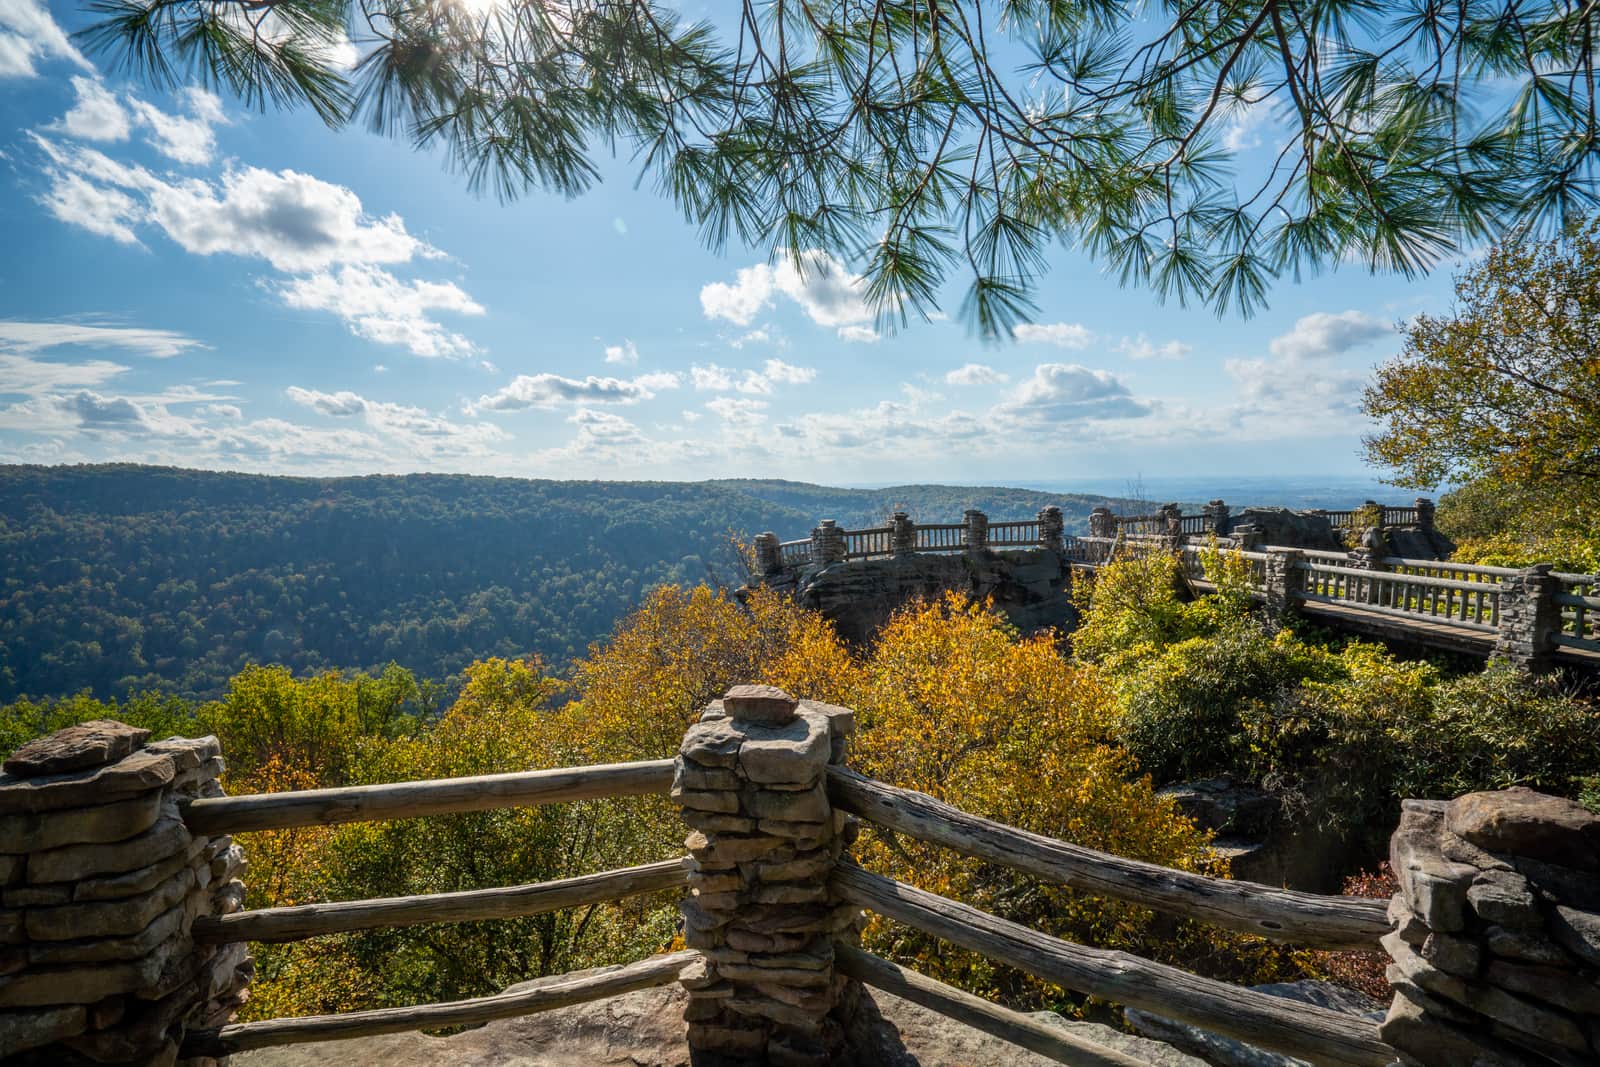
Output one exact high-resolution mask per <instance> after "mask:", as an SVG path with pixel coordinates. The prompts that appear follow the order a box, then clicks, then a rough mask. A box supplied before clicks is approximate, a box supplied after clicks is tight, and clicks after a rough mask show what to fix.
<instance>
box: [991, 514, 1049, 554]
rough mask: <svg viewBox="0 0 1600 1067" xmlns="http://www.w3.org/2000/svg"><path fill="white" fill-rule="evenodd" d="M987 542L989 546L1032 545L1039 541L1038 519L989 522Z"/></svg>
mask: <svg viewBox="0 0 1600 1067" xmlns="http://www.w3.org/2000/svg"><path fill="white" fill-rule="evenodd" d="M988 543H989V546H990V547H991V548H1007V547H1022V546H1033V545H1037V544H1038V543H1039V520H1037V519H1026V520H1023V521H1021V522H991V523H990V524H989V536H988Z"/></svg>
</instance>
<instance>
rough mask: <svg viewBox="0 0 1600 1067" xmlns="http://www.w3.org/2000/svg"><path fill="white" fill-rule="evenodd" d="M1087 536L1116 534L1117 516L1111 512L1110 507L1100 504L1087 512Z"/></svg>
mask: <svg viewBox="0 0 1600 1067" xmlns="http://www.w3.org/2000/svg"><path fill="white" fill-rule="evenodd" d="M1089 536H1090V537H1115V536H1117V517H1116V516H1115V515H1113V514H1111V509H1110V508H1108V507H1104V506H1101V507H1098V508H1095V509H1094V510H1093V511H1091V512H1089Z"/></svg>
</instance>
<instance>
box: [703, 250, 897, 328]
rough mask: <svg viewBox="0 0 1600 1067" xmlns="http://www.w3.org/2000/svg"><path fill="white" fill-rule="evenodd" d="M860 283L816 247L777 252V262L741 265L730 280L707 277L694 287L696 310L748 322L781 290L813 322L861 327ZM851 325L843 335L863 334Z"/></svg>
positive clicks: (743, 323)
mask: <svg viewBox="0 0 1600 1067" xmlns="http://www.w3.org/2000/svg"><path fill="white" fill-rule="evenodd" d="M864 288H865V287H864V285H863V283H862V280H861V278H860V277H859V276H857V275H854V274H851V273H850V271H849V269H848V268H846V267H845V265H844V264H843V263H841V262H840V261H839V260H837V259H835V258H834V257H833V256H831V255H829V254H828V253H826V252H822V251H815V250H814V251H809V252H802V253H799V254H798V255H796V254H790V253H787V252H784V253H780V256H779V259H778V262H777V265H776V266H774V265H771V264H767V263H757V264H756V265H755V266H752V267H743V268H741V269H740V270H739V271H738V272H737V273H736V274H735V275H734V280H733V282H732V283H728V282H711V283H710V284H708V285H706V286H704V287H702V288H701V290H700V310H701V311H702V312H703V313H704V314H705V316H706V318H708V319H725V320H727V321H728V322H731V323H734V324H735V325H737V326H748V325H750V323H751V322H752V321H754V320H755V317H756V316H757V315H759V314H760V313H761V312H762V311H764V310H766V309H767V308H770V307H771V306H772V305H773V302H774V298H775V297H777V296H780V295H781V296H786V297H788V298H789V299H790V300H793V301H794V302H795V303H796V304H798V305H799V306H800V310H802V311H803V312H805V314H806V316H807V317H808V318H809V319H811V321H812V322H814V323H816V324H817V325H818V326H831V327H835V328H838V329H839V330H840V335H841V336H843V335H844V328H847V327H861V326H862V325H863V324H865V323H866V322H868V321H869V320H870V319H871V318H872V315H871V313H870V312H869V311H868V310H867V306H866V304H865V302H864V301H863V299H862V294H863V291H864ZM865 339H866V338H865V331H863V330H861V329H856V330H853V331H852V333H851V336H849V337H847V338H846V340H865Z"/></svg>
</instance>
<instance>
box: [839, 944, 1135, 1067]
mask: <svg viewBox="0 0 1600 1067" xmlns="http://www.w3.org/2000/svg"><path fill="white" fill-rule="evenodd" d="M833 966H834V969H835V970H837V971H838V972H839V973H841V974H846V975H849V976H850V977H851V978H854V979H856V980H858V981H861V982H865V983H866V984H867V985H870V986H873V987H874V988H877V989H882V990H884V991H885V992H888V993H893V994H894V995H895V996H897V997H903V998H905V999H906V1000H909V1001H911V1002H912V1003H913V1004H921V1005H922V1006H923V1007H924V1008H927V1009H929V1010H930V1011H936V1012H938V1013H939V1014H940V1015H944V1016H948V1017H949V1018H951V1019H955V1020H956V1021H957V1022H961V1023H965V1024H966V1025H968V1026H970V1027H972V1028H974V1029H976V1030H982V1031H983V1032H984V1033H986V1034H993V1035H994V1036H995V1037H998V1038H999V1039H1000V1040H1002V1041H1009V1042H1011V1043H1012V1044H1013V1045H1020V1046H1022V1047H1023V1048H1025V1049H1027V1050H1028V1051H1030V1052H1036V1053H1038V1054H1039V1055H1041V1056H1044V1057H1046V1058H1047V1059H1052V1060H1055V1061H1056V1062H1057V1063H1066V1064H1071V1065H1072V1067H1146V1064H1145V1062H1144V1061H1143V1060H1136V1059H1134V1058H1133V1057H1132V1056H1129V1055H1127V1054H1126V1053H1123V1052H1118V1051H1117V1050H1116V1049H1113V1048H1108V1047H1106V1046H1105V1045H1101V1044H1098V1043H1096V1042H1093V1041H1088V1040H1086V1039H1084V1038H1081V1037H1078V1036H1076V1035H1075V1034H1072V1033H1070V1032H1069V1031H1066V1030H1062V1029H1061V1028H1060V1027H1055V1026H1050V1025H1048V1024H1046V1023H1042V1022H1040V1021H1039V1020H1037V1019H1035V1018H1033V1017H1032V1016H1029V1015H1024V1014H1022V1013H1021V1012H1019V1011H1012V1010H1010V1009H1009V1008H1002V1007H1000V1006H999V1005H998V1004H991V1003H989V1002H988V1001H987V1000H984V999H983V998H982V997H975V996H973V995H972V994H971V993H967V992H963V991H962V990H960V989H956V988H955V987H954V986H948V985H945V984H944V983H943V982H937V981H935V980H933V979H932V978H929V977H928V976H927V975H924V974H918V973H917V972H916V971H913V970H909V969H908V968H905V967H901V966H899V965H898V964H895V963H891V962H889V961H888V960H886V959H882V958H880V957H878V956H874V955H872V953H870V952H863V951H861V950H860V949H859V948H856V947H855V946H853V945H847V944H845V943H844V942H842V941H841V942H836V943H835V944H834V946H833Z"/></svg>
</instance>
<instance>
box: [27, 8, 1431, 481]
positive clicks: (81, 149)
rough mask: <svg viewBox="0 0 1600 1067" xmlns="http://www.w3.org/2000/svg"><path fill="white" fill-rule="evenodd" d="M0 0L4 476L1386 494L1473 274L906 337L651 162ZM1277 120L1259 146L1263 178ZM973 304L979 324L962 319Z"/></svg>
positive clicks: (1144, 306) (1358, 276)
mask: <svg viewBox="0 0 1600 1067" xmlns="http://www.w3.org/2000/svg"><path fill="white" fill-rule="evenodd" d="M82 24H83V16H82V14H81V12H80V9H79V8H78V7H77V5H66V4H58V5H51V6H50V7H44V6H42V5H40V4H39V3H38V2H37V0H0V126H3V130H4V134H3V137H0V153H3V157H0V165H3V166H0V181H3V182H4V183H5V185H6V188H5V193H4V196H3V198H0V226H3V232H4V234H5V236H6V243H7V245H8V247H9V248H10V253H9V254H8V255H7V256H5V257H4V259H3V261H0V462H28V463H71V462H98V461H107V460H121V461H133V462H149V463H170V464H178V465H183V466H197V467H207V468H218V469H229V470H247V471H260V472H268V473H315V474H355V473H374V472H404V471H420V470H430V471H453V472H465V473H480V474H497V475H516V476H527V477H556V478H576V477H585V478H587V477H598V478H703V477H731V476H740V477H745V476H749V477H787V478H797V479H803V480H807V481H816V482H827V483H835V484H838V483H851V484H857V483H884V482H895V481H943V482H973V481H982V482H1011V483H1018V482H1034V483H1037V482H1043V481H1051V482H1058V481H1070V480H1074V479H1078V478H1091V477H1095V478H1105V477H1124V476H1128V477H1131V476H1133V475H1136V474H1141V473H1142V474H1144V475H1155V476H1194V475H1202V474H1207V473H1209V472H1225V473H1227V474H1230V475H1277V474H1297V475H1313V476H1314V475H1354V474H1361V473H1363V468H1362V464H1361V460H1360V456H1359V437H1360V434H1361V433H1362V431H1363V430H1364V429H1365V428H1366V427H1365V424H1364V422H1363V420H1362V419H1361V417H1360V415H1359V413H1358V412H1357V411H1356V407H1355V405H1356V402H1357V400H1358V399H1359V392H1360V387H1361V384H1362V382H1363V381H1364V380H1365V379H1366V378H1367V376H1368V375H1369V373H1370V371H1371V368H1372V367H1373V366H1374V365H1375V364H1376V363H1378V362H1380V361H1381V360H1383V359H1384V358H1386V357H1388V356H1390V355H1392V354H1394V353H1395V351H1396V350H1397V348H1398V341H1397V338H1396V336H1395V334H1394V332H1393V330H1394V326H1395V324H1396V323H1397V322H1400V321H1403V320H1404V319H1406V318H1408V317H1410V316H1412V315H1414V314H1416V313H1418V312H1419V311H1434V312H1438V311H1443V310H1445V309H1446V308H1447V307H1448V304H1449V293H1450V267H1451V264H1444V265H1442V267H1441V269H1440V270H1439V271H1437V272H1436V273H1435V274H1434V275H1433V276H1432V277H1430V278H1426V279H1422V280H1420V281H1417V282H1407V281H1405V280H1404V279H1401V278H1398V277H1394V276H1377V277H1374V276H1371V275H1369V274H1367V273H1366V272H1365V271H1364V270H1362V269H1360V268H1346V269H1342V270H1339V271H1337V272H1334V273H1332V274H1328V275H1324V276H1321V277H1318V278H1312V279H1307V280H1305V281H1304V282H1302V283H1300V284H1295V283H1293V282H1292V281H1289V280H1285V281H1283V282H1281V283H1280V284H1279V285H1278V286H1277V287H1276V289H1275V290H1274V291H1273V292H1272V294H1271V300H1270V307H1269V308H1268V309H1267V310H1266V311H1264V312H1262V313H1260V314H1258V315H1257V316H1256V317H1255V318H1253V319H1250V320H1241V319H1238V318H1237V317H1228V318H1224V319H1218V318H1217V317H1216V316H1214V315H1213V314H1212V313H1211V312H1209V311H1206V310H1204V309H1196V308H1188V309H1185V308H1182V307H1179V306H1178V305H1177V304H1175V303H1174V304H1168V305H1162V304H1161V303H1159V302H1158V301H1157V299H1156V298H1155V297H1154V296H1153V295H1152V294H1150V293H1148V292H1146V291H1143V290H1138V289H1122V288H1120V287H1119V286H1118V285H1117V283H1116V281H1115V279H1114V278H1111V277H1106V276H1104V275H1102V274H1101V272H1100V271H1099V269H1098V268H1097V267H1096V266H1095V265H1094V264H1092V263H1091V262H1090V261H1089V260H1088V259H1087V258H1086V257H1084V256H1082V255H1081V254H1079V253H1077V252H1075V251H1072V250H1069V249H1062V250H1060V251H1058V252H1057V253H1056V254H1055V255H1054V256H1053V257H1052V260H1053V267H1052V270H1051V271H1050V273H1049V274H1048V275H1047V276H1046V277H1045V278H1044V279H1043V282H1042V285H1041V288H1040V291H1039V293H1038V303H1039V312H1038V315H1037V321H1036V323H1035V324H1034V325H1033V326H1030V327H1025V328H1022V329H1020V330H1019V331H1018V335H1017V337H1016V338H1015V339H1014V340H1013V341H1012V342H1010V343H1006V344H1002V345H988V346H986V345H983V344H981V343H979V342H978V341H977V340H976V339H975V338H973V337H972V336H970V335H969V333H968V331H967V329H966V328H965V327H964V326H963V325H962V324H961V323H959V322H957V321H955V320H954V319H953V318H951V319H948V320H943V321H936V322H933V323H929V324H921V323H915V324H913V325H911V326H910V327H908V328H905V329H903V330H901V331H900V332H898V333H896V334H894V335H893V336H879V335H878V334H877V333H875V332H874V330H873V328H872V321H871V318H870V316H868V315H867V314H866V313H865V311H864V309H863V308H862V306H861V302H860V300H859V298H858V296H857V292H856V289H855V287H854V284H853V282H854V280H853V278H852V276H851V274H850V270H849V265H848V264H836V265H835V264H824V263H820V261H817V260H815V259H814V260H813V264H814V265H817V266H819V267H831V268H832V269H816V270H807V271H799V270H796V268H795V264H794V262H793V261H792V260H791V259H787V258H785V259H779V260H778V261H776V262H773V261H771V260H770V259H769V255H768V250H766V249H743V248H737V247H735V248H730V249H728V250H726V251H725V252H724V253H722V254H713V253H711V252H709V251H707V250H706V249H705V248H704V247H702V245H701V244H700V242H699V240H698V238H697V235H696V233H695V231H694V229H693V227H691V226H689V225H688V224H686V223H685V222H683V221H682V219H681V218H680V217H679V216H678V214H677V213H676V210H675V209H674V208H673V207H672V206H671V204H670V203H668V202H667V201H665V200H663V199H660V198H658V197H657V196H656V195H655V193H654V192H653V191H652V189H651V188H650V186H649V183H648V182H646V183H644V185H643V187H642V188H638V189H636V188H635V184H636V183H635V178H636V177H637V167H636V166H635V165H634V164H633V163H632V162H630V161H629V160H628V159H626V158H622V159H618V160H614V161H611V162H609V163H608V164H607V165H606V166H605V168H604V179H605V180H604V181H603V182H602V183H601V184H600V185H599V186H598V187H597V188H596V189H595V190H593V191H592V192H590V193H589V194H587V195H585V196H583V197H581V198H578V199H575V200H568V199H565V198H562V197H559V196H553V195H546V194H540V193H534V194H530V195H528V196H526V197H525V198H523V199H521V200H519V201H517V202H515V203H512V204H510V205H504V204H500V203H498V202H496V201H495V200H493V199H492V198H478V197H474V196H473V195H471V194H469V193H468V192H467V190H466V187H465V183H464V182H463V181H462V180H461V178H460V177H459V176H458V175H455V174H452V173H450V172H449V171H448V170H447V169H446V168H445V166H444V164H443V161H442V159H441V158H439V157H438V156H436V155H430V154H426V153H418V152H416V151H414V150H413V149H412V148H411V147H410V146H409V145H408V144H406V143H404V142H397V141H391V140H385V139H382V138H378V137H375V136H372V135H369V134H367V133H366V132H364V131H362V130H359V129H348V130H342V131H330V130H328V129H326V128H325V127H323V126H322V125H321V124H320V123H319V122H318V121H317V120H316V119H315V117H314V116H312V115H310V114H308V113H292V114H284V113H277V112H269V113H265V114H262V113H257V112H252V111H249V110H247V109H245V108H244V107H243V106H242V105H241V104H240V103H239V102H238V101H236V100H231V99H226V98H218V97H215V96H212V95H210V94H208V93H205V92H203V91H199V90H193V89H190V90H185V91H182V92H179V93H177V94H170V95H169V94H163V93H158V92H154V91H151V90H150V89H148V88H146V87H144V86H140V85H135V84H131V83H129V82H128V81H126V80H124V79H121V78H119V77H116V76H114V75H112V74H108V73H105V72H103V71H102V70H100V69H99V68H98V67H97V66H96V64H95V63H94V61H93V60H92V58H89V57H85V56H84V55H82V54H81V53H80V52H79V51H78V50H77V49H76V48H75V47H74V46H73V44H72V42H71V40H70V38H69V36H68V34H69V33H70V32H71V31H72V30H74V29H76V28H78V27H79V26H81V25H82ZM1273 124H1274V118H1273V116H1271V115H1268V114H1260V115H1251V116H1247V121H1245V122H1244V123H1243V124H1239V125H1236V126H1235V127H1234V128H1232V129H1230V130H1228V131H1227V136H1228V137H1229V138H1230V139H1231V140H1233V141H1234V142H1235V143H1237V144H1239V145H1240V146H1242V147H1243V149H1244V151H1245V160H1246V161H1248V158H1249V154H1250V153H1251V152H1252V151H1264V150H1265V149H1258V148H1254V147H1253V146H1256V145H1258V143H1259V142H1261V141H1262V140H1264V139H1270V136H1271V132H1272V127H1273ZM963 284H964V282H963V281H962V280H960V279H957V280H956V282H954V283H953V284H952V286H951V287H950V290H949V292H948V293H947V298H946V300H945V301H944V305H945V307H946V308H947V309H948V310H950V311H952V312H953V311H954V310H955V308H956V307H957V306H958V305H959V300H960V293H961V286H962V285H963Z"/></svg>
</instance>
